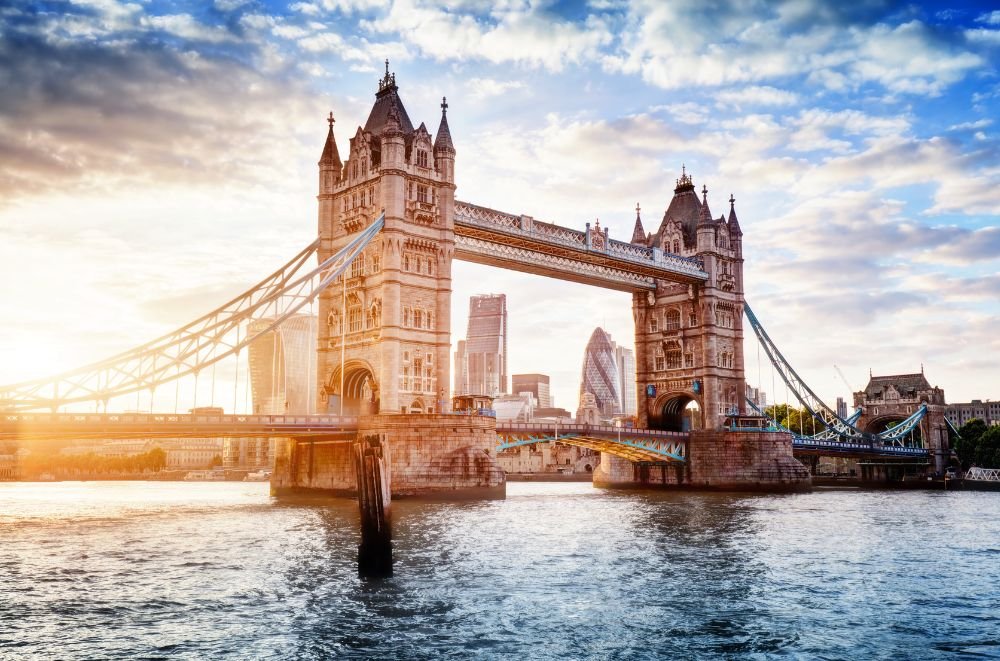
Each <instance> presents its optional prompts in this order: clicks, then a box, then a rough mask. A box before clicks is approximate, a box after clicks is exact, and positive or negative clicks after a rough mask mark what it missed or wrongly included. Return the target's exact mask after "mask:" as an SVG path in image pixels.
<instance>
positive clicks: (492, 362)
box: [454, 294, 508, 396]
mask: <svg viewBox="0 0 1000 661" xmlns="http://www.w3.org/2000/svg"><path fill="white" fill-rule="evenodd" d="M456 346H457V349H456V351H455V392H454V394H455V395H491V396H492V395H500V394H505V393H507V392H508V391H507V295H506V294H480V295H477V296H472V297H470V298H469V324H468V327H467V329H466V334H465V339H464V340H459V341H458V343H457V345H456Z"/></svg>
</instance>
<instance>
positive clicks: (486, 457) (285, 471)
mask: <svg viewBox="0 0 1000 661" xmlns="http://www.w3.org/2000/svg"><path fill="white" fill-rule="evenodd" d="M370 434H378V435H380V436H381V437H382V445H383V448H384V452H385V458H386V465H387V467H388V475H389V488H390V491H391V493H392V497H393V498H397V497H405V496H425V497H426V496H442V497H448V498H456V497H459V498H460V497H470V498H490V497H500V498H502V497H503V496H504V494H505V492H506V478H505V475H504V472H503V469H501V468H500V466H499V465H498V464H497V462H496V459H495V456H494V449H495V448H496V423H495V421H494V420H493V418H489V417H481V416H468V415H466V416H459V415H448V414H434V415H430V414H423V415H376V416H365V417H363V418H361V420H360V421H359V430H358V437H359V438H361V437H364V436H367V435H370ZM352 462H353V457H352V450H351V443H349V442H343V441H324V440H315V441H311V440H299V441H295V440H284V441H282V443H281V445H280V446H279V449H278V455H277V458H276V460H275V466H274V473H273V475H272V480H271V487H272V490H273V491H274V492H275V493H276V494H279V495H280V494H285V493H294V492H297V491H302V490H308V491H321V492H326V493H330V494H333V495H341V496H353V495H355V494H356V491H357V476H356V472H355V468H354V465H353V463H352Z"/></svg>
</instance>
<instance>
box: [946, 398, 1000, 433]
mask: <svg viewBox="0 0 1000 661" xmlns="http://www.w3.org/2000/svg"><path fill="white" fill-rule="evenodd" d="M945 417H947V418H948V421H949V422H951V424H953V425H954V426H955V427H961V426H962V425H964V424H965V423H967V422H968V421H969V420H972V419H973V418H978V419H980V420H982V421H983V422H985V423H986V424H987V425H1000V401H993V400H989V399H974V400H972V401H971V402H958V403H955V404H948V408H947V410H946V411H945Z"/></svg>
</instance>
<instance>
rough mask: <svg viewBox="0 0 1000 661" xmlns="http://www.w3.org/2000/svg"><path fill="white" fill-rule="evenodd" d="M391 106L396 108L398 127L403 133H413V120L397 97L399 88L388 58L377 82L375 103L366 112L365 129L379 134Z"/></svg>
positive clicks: (373, 133)
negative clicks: (390, 69)
mask: <svg viewBox="0 0 1000 661" xmlns="http://www.w3.org/2000/svg"><path fill="white" fill-rule="evenodd" d="M391 108H395V109H396V114H397V116H398V117H399V128H400V129H401V130H402V131H403V133H405V134H410V133H413V122H411V121H410V116H409V115H407V114H406V108H405V107H404V106H403V102H402V100H400V98H399V88H398V87H397V86H396V74H395V73H393V74H390V73H389V60H386V61H385V77H383V78H382V80H380V81H379V82H378V92H376V94H375V105H373V106H372V110H371V112H370V113H368V121H367V122H365V131H367V132H368V133H371V134H372V135H375V136H378V135H381V133H382V129H383V128H385V125H386V122H387V121H388V119H389V111H390V109H391Z"/></svg>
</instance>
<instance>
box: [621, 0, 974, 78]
mask: <svg viewBox="0 0 1000 661" xmlns="http://www.w3.org/2000/svg"><path fill="white" fill-rule="evenodd" d="M843 4H845V5H847V4H852V5H853V4H855V3H843ZM888 9H889V6H888V5H887V4H885V3H871V4H869V5H867V6H862V5H858V6H857V7H856V8H852V9H844V10H840V9H834V8H832V5H830V4H829V3H813V2H797V3H793V2H788V3H781V4H778V3H775V4H774V5H768V6H767V8H766V9H762V7H761V6H757V5H749V4H746V3H728V2H722V3H715V4H712V5H711V6H709V5H702V4H701V3H697V2H694V1H693V0H692V1H691V2H680V1H679V2H671V3H657V2H652V1H651V0H647V1H641V0H640V1H637V2H635V3H633V4H632V5H631V6H630V10H629V14H628V20H627V21H626V27H625V28H624V32H623V34H622V36H621V39H620V44H619V48H618V49H617V50H616V51H615V52H612V53H609V54H607V55H606V56H605V57H604V58H603V63H604V67H605V69H606V70H608V71H620V72H624V73H638V74H640V75H641V76H642V78H643V80H645V81H646V82H648V83H650V84H653V85H656V86H659V87H662V88H664V89H679V88H685V87H703V86H711V87H714V86H720V85H725V84H734V83H755V82H760V81H768V80H782V79H788V78H789V77H792V76H803V75H805V76H808V79H809V80H810V81H811V82H813V83H815V84H819V85H823V86H825V87H827V88H828V89H830V90H832V91H843V90H846V89H849V88H856V87H858V86H861V85H864V84H867V83H877V84H880V85H882V86H883V87H885V88H886V89H888V90H889V91H891V92H895V93H905V94H930V95H937V94H940V93H941V91H942V90H943V89H945V88H946V87H947V86H949V85H951V84H953V83H955V82H957V81H958V80H960V79H962V77H964V76H965V75H967V74H968V73H969V72H971V71H972V70H974V69H976V68H978V67H981V66H982V65H983V64H984V61H983V59H982V58H981V57H980V56H979V55H977V54H975V53H972V52H967V51H965V50H963V49H962V47H961V45H960V44H959V43H958V39H957V38H956V39H953V40H952V41H949V40H948V39H947V38H944V37H942V36H941V35H940V34H939V32H937V31H935V30H932V29H930V28H929V27H928V26H926V25H924V24H923V23H920V22H919V21H916V20H912V21H909V22H907V23H903V24H900V25H892V24H891V23H888V22H873V20H872V19H873V18H876V19H882V20H887V19H889V16H888V15H887V14H888V11H887V10H888ZM708 25H711V26H712V29H711V30H708V29H705V26H708ZM776 43H780V44H781V45H782V47H781V48H780V49H776V48H774V44H776ZM772 96H773V94H772Z"/></svg>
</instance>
